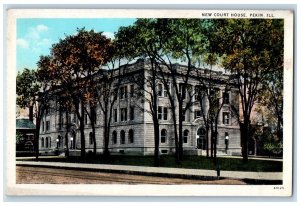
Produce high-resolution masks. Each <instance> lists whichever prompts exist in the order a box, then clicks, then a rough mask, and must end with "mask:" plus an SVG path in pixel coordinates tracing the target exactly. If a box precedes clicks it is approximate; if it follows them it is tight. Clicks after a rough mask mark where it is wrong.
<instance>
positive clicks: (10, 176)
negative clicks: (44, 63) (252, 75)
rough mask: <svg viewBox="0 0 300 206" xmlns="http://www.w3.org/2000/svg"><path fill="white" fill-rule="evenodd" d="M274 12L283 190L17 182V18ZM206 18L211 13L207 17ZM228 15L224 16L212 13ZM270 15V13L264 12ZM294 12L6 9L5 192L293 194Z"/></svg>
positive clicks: (260, 11)
mask: <svg viewBox="0 0 300 206" xmlns="http://www.w3.org/2000/svg"><path fill="white" fill-rule="evenodd" d="M203 12H205V13H207V12H212V13H230V14H231V13H246V17H244V18H250V14H251V13H263V14H265V15H266V14H267V13H268V14H273V16H274V17H272V18H283V19H284V32H285V36H284V111H283V115H284V127H283V133H284V134H283V135H284V142H283V144H284V156H283V184H282V185H276V186H282V188H283V189H274V186H273V185H234V186H233V185H113V184H103V185H94V184H91V185H89V184H86V185H65V184H59V185H57V184H55V185H54V184H16V170H15V169H16V165H15V138H11V137H15V133H16V125H15V114H16V111H15V109H16V108H15V106H14V105H16V100H15V91H16V82H15V77H16V71H17V70H16V25H17V24H16V20H17V19H18V18H112V17H114V18H122V17H123V18H130V17H131V18H149V17H152V18H203V17H202V13H203ZM205 18H208V17H205ZM212 18H224V17H212ZM263 18H269V17H266V16H265V17H263ZM293 24H294V22H293V12H291V11H288V10H285V11H283V10H153V9H149V10H147V9H146V10H145V9H139V10H138V9H88V10H87V9H52V10H51V9H11V10H8V12H7V34H6V43H7V45H6V54H7V67H6V68H5V70H6V73H7V76H6V79H7V80H6V81H7V82H8V84H7V85H6V88H5V89H6V92H7V94H8V96H7V97H6V105H7V108H6V111H4V112H6V117H7V119H6V121H7V124H6V126H7V127H6V131H7V135H6V137H5V143H6V154H5V155H6V194H7V195H56V196H61V195H82V196H87V195H89V196H99V195H101V196H290V195H291V194H292V153H293V152H292V143H293V135H292V129H293V128H292V125H293V119H292V117H293V109H292V108H293V95H292V94H293V66H294V65H293V45H294V44H293V39H294V37H293V34H294V27H293Z"/></svg>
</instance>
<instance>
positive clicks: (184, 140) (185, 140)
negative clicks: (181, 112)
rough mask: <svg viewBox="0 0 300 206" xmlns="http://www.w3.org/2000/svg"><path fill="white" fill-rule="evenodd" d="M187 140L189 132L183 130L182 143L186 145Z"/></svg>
mask: <svg viewBox="0 0 300 206" xmlns="http://www.w3.org/2000/svg"><path fill="white" fill-rule="evenodd" d="M188 138H189V130H187V129H186V130H184V131H183V143H188Z"/></svg>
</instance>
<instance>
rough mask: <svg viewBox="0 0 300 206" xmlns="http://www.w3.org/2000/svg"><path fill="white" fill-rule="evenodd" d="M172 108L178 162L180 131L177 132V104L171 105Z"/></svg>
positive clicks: (177, 161)
mask: <svg viewBox="0 0 300 206" xmlns="http://www.w3.org/2000/svg"><path fill="white" fill-rule="evenodd" d="M171 109H172V118H173V126H174V136H175V160H176V163H177V164H179V163H180V159H179V151H178V133H177V121H176V112H175V106H174V105H173V106H172V107H171Z"/></svg>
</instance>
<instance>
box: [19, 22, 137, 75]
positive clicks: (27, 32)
mask: <svg viewBox="0 0 300 206" xmlns="http://www.w3.org/2000/svg"><path fill="white" fill-rule="evenodd" d="M135 20H136V19H120V18H106V19H104V18H102V19H75V18H74V19H61V18H56V19H54V18H51V19H49V18H44V19H43V18H39V19H18V20H17V70H18V71H21V70H23V69H24V68H28V69H36V62H37V61H38V59H39V56H40V55H48V54H50V48H51V45H52V44H54V43H57V42H58V41H59V39H60V38H64V37H65V35H72V34H75V33H76V30H77V28H83V27H85V29H86V30H91V29H94V30H95V31H97V32H101V31H102V32H104V34H105V35H106V36H108V37H113V35H114V32H116V31H118V28H119V27H120V26H128V25H131V24H133V22H134V21H135Z"/></svg>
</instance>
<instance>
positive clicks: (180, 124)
mask: <svg viewBox="0 0 300 206" xmlns="http://www.w3.org/2000/svg"><path fill="white" fill-rule="evenodd" d="M178 105H179V112H178V113H179V118H178V119H179V122H178V132H179V134H178V136H179V141H178V151H179V152H178V153H179V154H178V156H179V160H180V161H182V160H183V141H182V122H183V118H182V115H183V111H182V104H181V103H179V104H178ZM181 114H182V115H181Z"/></svg>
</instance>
